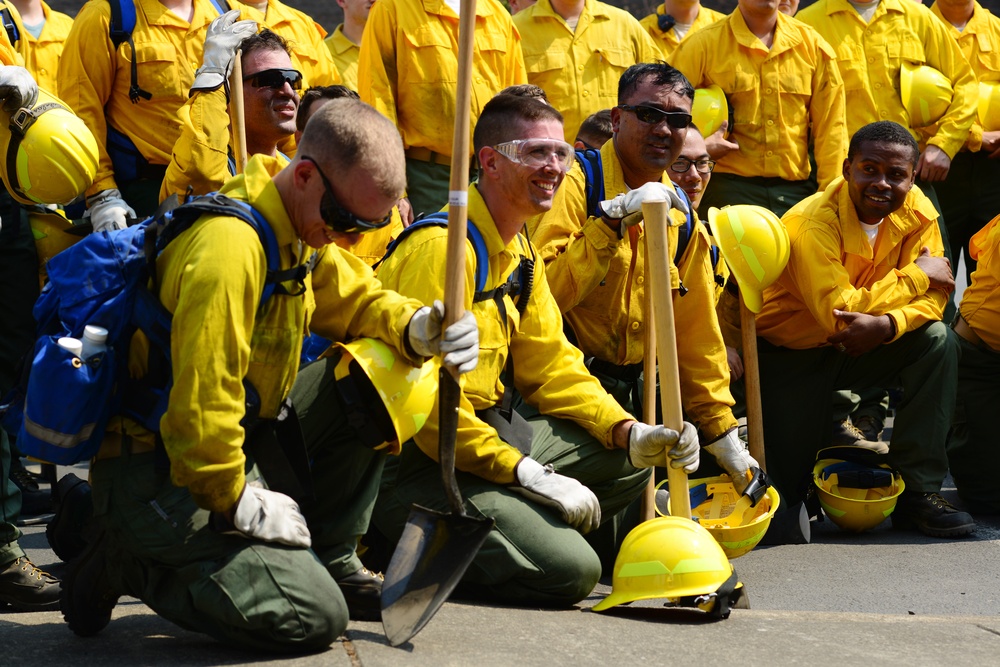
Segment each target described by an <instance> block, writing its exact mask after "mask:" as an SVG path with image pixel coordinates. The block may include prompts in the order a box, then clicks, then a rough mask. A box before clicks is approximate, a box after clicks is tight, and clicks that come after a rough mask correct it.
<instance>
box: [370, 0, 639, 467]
mask: <svg viewBox="0 0 1000 667" xmlns="http://www.w3.org/2000/svg"><path fill="white" fill-rule="evenodd" d="M379 2H381V0H379ZM469 220H472V221H475V223H476V227H478V228H479V231H480V232H482V235H483V238H484V240H485V242H486V248H487V252H488V254H489V276H488V277H487V280H486V289H487V290H492V289H493V288H495V287H497V286H500V285H503V284H504V283H506V281H507V278H508V277H509V276H510V274H511V273H512V272H513V271H514V270H515V269H517V267H518V264H519V263H520V261H521V257H522V256H528V257H530V256H531V255H532V251H531V250H530V249H529V248H528V246H527V242H526V241H525V240H524V239H523V237H520V236H519V237H518V238H515V239H514V240H513V241H511V242H510V243H508V244H506V245H504V243H503V240H502V239H501V238H500V234H499V232H498V231H497V229H496V225H495V224H494V222H493V218H492V216H491V215H490V212H489V209H487V207H486V203H485V202H484V201H483V198H482V196H481V195H480V194H479V190H478V189H477V188H476V187H470V188H469ZM446 254H447V230H446V229H444V228H441V227H433V226H432V227H428V228H425V229H421V230H417V231H415V232H413V233H412V236H410V237H409V238H407V239H406V241H404V242H403V243H402V244H401V245H400V246H399V247H398V248H397V249H396V250H395V251H393V254H392V255H390V256H389V258H388V259H386V261H385V263H384V264H382V265H381V267H379V278H380V279H381V280H382V282H383V283H384V284H385V286H386V287H387V288H390V289H397V290H400V291H401V292H403V293H404V294H407V295H408V296H413V297H416V298H418V299H420V300H421V301H424V302H425V303H431V302H432V301H433V300H434V299H441V298H443V296H442V295H443V293H444V271H445V256H446ZM475 262H476V255H475V251H474V250H473V248H472V244H471V243H469V244H468V247H467V249H466V262H465V275H466V281H465V308H466V309H470V310H472V312H473V313H475V315H476V322H477V323H478V324H479V365H478V366H477V367H476V369H475V370H474V371H472V372H471V373H468V374H466V375H464V376H462V397H461V402H460V404H459V409H458V411H459V412H458V439H457V449H456V461H455V464H456V467H457V468H458V469H459V470H462V471H465V472H469V473H472V474H474V475H477V476H479V477H482V478H483V479H487V480H489V481H491V482H496V483H498V484H510V483H512V482H513V481H514V467H515V466H516V465H517V463H518V461H520V460H521V457H522V454H521V453H520V452H519V451H518V450H517V449H516V448H515V447H513V446H512V445H509V444H507V443H506V442H504V441H502V440H501V439H500V438H499V436H498V435H497V432H496V430H495V429H494V428H493V427H492V426H489V425H488V424H486V422H484V421H483V420H481V419H480V418H479V417H477V416H476V414H475V411H476V410H483V409H486V408H489V407H491V406H493V405H496V404H497V403H498V402H499V401H500V397H501V395H502V394H503V390H504V387H503V384H502V383H501V376H502V374H503V371H504V367H505V366H506V364H507V359H508V357H511V358H513V360H514V386H515V387H516V388H517V390H518V391H519V392H520V393H521V395H522V396H523V397H524V399H525V400H526V401H527V402H528V403H530V404H532V405H534V406H536V407H537V408H538V410H539V411H540V412H541V413H542V414H546V415H551V416H553V417H558V418H562V419H568V420H570V421H572V422H574V423H576V424H579V425H580V426H581V427H583V428H584V429H586V430H587V432H588V433H590V434H591V435H593V436H594V437H595V438H597V439H598V440H599V441H601V442H602V443H604V445H605V446H606V447H609V448H610V447H611V446H612V443H611V430H612V429H613V428H614V426H615V424H617V423H619V422H621V421H624V420H628V419H632V417H631V416H630V415H629V414H628V413H627V412H625V411H624V410H623V409H622V408H621V407H620V406H619V405H618V403H617V402H615V399H614V398H612V397H611V396H609V395H608V394H607V392H605V391H604V389H602V388H601V385H600V383H599V382H598V381H597V379H596V378H594V377H593V376H592V375H591V374H590V373H589V372H588V371H587V369H586V367H585V366H584V365H583V355H582V354H581V353H580V350H578V349H577V348H575V347H573V346H572V345H571V344H570V343H569V341H567V340H566V336H565V335H564V334H563V330H562V318H561V317H560V315H559V307H558V306H557V305H556V302H555V300H554V299H553V298H552V293H551V292H549V287H548V283H547V282H546V281H545V266H544V264H543V263H542V262H541V261H539V262H536V263H535V269H534V288H533V289H532V291H531V296H530V298H529V300H528V304H527V306H526V307H525V308H524V309H523V310H524V312H523V313H518V311H517V307H516V305H515V302H514V300H512V299H511V298H510V296H507V295H505V296H504V297H503V299H504V303H505V307H506V311H507V319H506V321H503V320H501V319H500V311H499V308H498V307H497V303H496V301H494V300H493V299H487V300H484V301H479V302H477V303H473V302H472V295H473V293H474V292H475V280H474V276H475V270H476V265H475ZM415 440H416V443H417V445H419V446H420V449H421V450H423V452H424V453H425V454H427V455H428V456H430V457H431V458H433V459H435V460H437V458H438V456H437V448H438V410H437V408H436V407H435V408H434V409H433V410H431V416H430V417H429V418H428V420H427V423H426V424H425V425H424V428H423V429H422V430H421V431H420V432H419V433H417V435H416V438H415Z"/></svg>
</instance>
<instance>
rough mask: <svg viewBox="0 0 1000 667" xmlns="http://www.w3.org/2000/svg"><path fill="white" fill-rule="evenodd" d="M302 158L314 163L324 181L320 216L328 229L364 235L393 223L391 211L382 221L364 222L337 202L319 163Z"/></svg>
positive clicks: (308, 158)
mask: <svg viewBox="0 0 1000 667" xmlns="http://www.w3.org/2000/svg"><path fill="white" fill-rule="evenodd" d="M301 157H302V159H303V160H308V161H309V162H312V163H313V166H314V167H316V173H318V174H319V177H320V178H321V179H323V187H324V188H325V189H326V191H325V192H324V193H323V199H322V200H320V203H319V214H320V216H321V217H322V218H323V222H325V223H326V225H327V227H329V228H330V229H332V230H333V231H335V232H340V233H341V234H355V233H361V234H364V233H365V232H370V231H373V230H376V229H381V228H382V227H385V226H386V225H388V224H389V223H390V222H391V221H392V211H391V210H390V211H389V213H388V214H386V216H385V217H384V218H382V219H381V220H363V219H362V218H359V217H358V216H356V215H354V214H353V213H351V212H350V211H348V210H347V209H346V208H344V206H343V205H342V204H341V203H340V202H338V201H337V198H336V197H335V196H334V194H333V186H332V185H330V180H329V179H328V178H327V177H326V174H324V173H323V170H322V169H320V167H319V163H318V162H316V160H314V159H312V158H311V157H309V156H307V155H303V156H301Z"/></svg>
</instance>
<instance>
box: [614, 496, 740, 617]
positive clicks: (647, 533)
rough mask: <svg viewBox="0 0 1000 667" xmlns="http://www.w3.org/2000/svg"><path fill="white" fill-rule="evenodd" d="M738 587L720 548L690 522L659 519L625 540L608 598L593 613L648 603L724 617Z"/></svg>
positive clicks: (642, 526) (671, 518)
mask: <svg viewBox="0 0 1000 667" xmlns="http://www.w3.org/2000/svg"><path fill="white" fill-rule="evenodd" d="M741 593H742V586H740V584H739V583H738V582H737V580H736V572H735V571H734V570H733V566H732V565H731V564H730V563H729V561H728V560H727V559H726V554H725V553H723V551H722V547H720V546H719V543H718V542H716V541H715V538H713V537H712V536H711V535H710V534H709V532H708V531H707V530H705V529H704V528H702V527H701V526H699V525H698V524H697V523H695V522H694V521H691V520H690V519H682V518H680V517H675V516H661V517H658V518H656V519H652V520H650V521H644V522H643V523H641V524H639V525H638V526H636V527H635V528H633V529H632V531H631V532H630V533H629V534H628V535H626V536H625V540H624V541H623V542H622V546H621V550H620V551H619V552H618V558H617V559H615V569H614V573H613V575H612V590H611V594H610V595H609V596H608V597H606V598H604V599H603V600H601V601H600V602H598V603H597V604H596V605H594V611H604V610H606V609H610V608H611V607H614V606H617V605H620V604H625V603H628V602H634V601H636V600H649V599H653V598H666V599H668V600H669V601H670V602H672V603H673V604H675V605H678V606H689V607H697V608H699V609H702V610H703V611H709V612H711V613H712V614H713V615H716V616H720V617H723V618H725V617H726V616H728V615H729V610H730V608H731V607H732V605H733V604H734V603H735V602H736V600H737V599H739V596H740V594H741Z"/></svg>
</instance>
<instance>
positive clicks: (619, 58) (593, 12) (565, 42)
mask: <svg viewBox="0 0 1000 667" xmlns="http://www.w3.org/2000/svg"><path fill="white" fill-rule="evenodd" d="M514 25H515V26H516V27H517V30H518V32H519V33H521V51H522V52H523V53H524V66H525V68H526V69H527V70H528V82H529V83H532V84H534V85H536V86H539V87H541V88H542V89H543V90H544V91H545V94H546V95H547V96H548V98H549V103H550V104H552V106H554V107H555V108H556V109H558V110H559V111H560V113H562V115H563V126H564V128H565V133H566V141H568V142H569V143H573V141H574V140H575V139H576V133H577V130H579V129H580V124H581V123H583V121H584V120H585V119H586V118H587V116H589V115H591V114H592V113H595V112H597V111H600V110H601V109H609V108H611V107H613V106H615V105H616V104H618V79H619V78H620V77H621V75H622V74H623V73H624V72H625V70H627V69H628V68H629V67H631V66H632V65H634V64H636V63H649V62H654V61H656V60H659V59H660V53H659V50H658V49H657V47H656V45H655V44H653V40H652V39H651V38H650V37H649V35H648V34H646V32H645V31H644V30H643V29H642V26H640V25H639V22H638V21H636V20H635V18H633V17H632V15H631V14H629V13H628V12H626V11H624V10H621V9H618V8H617V7H612V6H610V5H606V4H604V3H603V2H598V1H597V0H587V2H586V3H585V4H584V7H583V13H582V14H581V15H580V19H579V22H578V23H577V25H576V31H575V32H574V31H573V30H572V29H571V28H570V27H569V25H567V23H566V21H565V19H563V17H561V16H559V14H557V13H556V12H555V10H554V9H552V4H551V3H550V2H549V0H538V2H537V3H536V4H534V5H532V6H531V7H528V8H527V9H525V10H523V11H521V12H518V13H517V14H516V15H515V16H514Z"/></svg>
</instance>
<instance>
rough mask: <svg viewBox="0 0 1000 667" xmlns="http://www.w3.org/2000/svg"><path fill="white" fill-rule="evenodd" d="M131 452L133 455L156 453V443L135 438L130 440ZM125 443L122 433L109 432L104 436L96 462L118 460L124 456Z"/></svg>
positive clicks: (95, 458)
mask: <svg viewBox="0 0 1000 667" xmlns="http://www.w3.org/2000/svg"><path fill="white" fill-rule="evenodd" d="M128 441H129V445H128V448H129V451H130V452H131V453H132V454H148V453H149V452H153V451H156V443H155V442H145V441H144V440H136V439H135V438H129V439H128ZM123 443H124V438H123V437H122V434H121V433H116V432H114V431H109V432H107V433H105V434H104V440H102V441H101V448H100V449H99V450H97V456H95V457H94V460H95V461H103V460H104V459H116V458H118V457H119V456H121V455H122V447H123Z"/></svg>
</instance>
